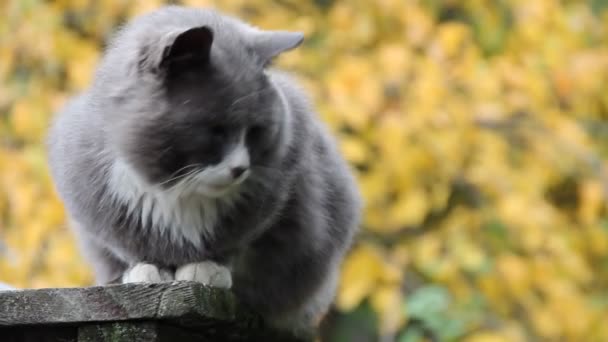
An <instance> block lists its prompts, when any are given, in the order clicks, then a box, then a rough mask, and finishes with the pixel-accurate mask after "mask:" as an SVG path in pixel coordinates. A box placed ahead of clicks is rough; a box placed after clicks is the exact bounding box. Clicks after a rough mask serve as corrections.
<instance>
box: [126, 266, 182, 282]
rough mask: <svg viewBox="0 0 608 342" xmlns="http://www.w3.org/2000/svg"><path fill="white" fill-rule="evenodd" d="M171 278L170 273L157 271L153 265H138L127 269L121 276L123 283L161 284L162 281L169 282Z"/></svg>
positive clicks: (162, 270) (161, 270)
mask: <svg viewBox="0 0 608 342" xmlns="http://www.w3.org/2000/svg"><path fill="white" fill-rule="evenodd" d="M171 280H173V277H172V276H171V272H169V271H167V270H164V269H160V270H159V269H158V267H156V266H155V265H152V264H145V263H139V264H136V265H135V266H133V267H131V268H130V269H128V270H127V271H126V272H125V273H124V274H123V275H122V282H123V284H124V283H161V282H163V281H171Z"/></svg>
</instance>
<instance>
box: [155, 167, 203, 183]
mask: <svg viewBox="0 0 608 342" xmlns="http://www.w3.org/2000/svg"><path fill="white" fill-rule="evenodd" d="M200 166H202V164H200V163H195V164H189V165H186V166H184V167H182V168H180V169H179V170H177V171H175V172H173V173H172V174H171V176H170V178H169V179H167V180H165V181H163V182H161V183H159V184H158V185H165V184H168V183H171V182H174V181H176V180H178V179H180V178H184V177H187V176H189V175H190V174H192V173H196V172H197V171H198V170H197V169H194V170H192V171H188V172H187V173H184V174H181V175H176V174H178V173H180V172H182V171H184V170H187V169H189V168H192V167H195V168H196V167H200ZM174 175H176V176H174Z"/></svg>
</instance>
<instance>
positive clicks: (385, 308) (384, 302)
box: [370, 284, 406, 334]
mask: <svg viewBox="0 0 608 342" xmlns="http://www.w3.org/2000/svg"><path fill="white" fill-rule="evenodd" d="M370 303H371V305H372V308H374V310H375V311H376V312H377V313H378V314H379V316H380V317H379V318H380V331H381V332H382V333H384V334H393V333H395V332H396V331H397V330H399V328H401V327H402V326H403V324H404V323H405V321H406V316H405V314H404V312H403V295H402V293H401V286H400V285H399V284H397V285H384V286H380V287H379V288H378V289H377V290H376V291H374V293H373V294H372V296H371V298H370Z"/></svg>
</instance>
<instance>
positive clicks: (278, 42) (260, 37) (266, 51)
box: [252, 31, 304, 64]
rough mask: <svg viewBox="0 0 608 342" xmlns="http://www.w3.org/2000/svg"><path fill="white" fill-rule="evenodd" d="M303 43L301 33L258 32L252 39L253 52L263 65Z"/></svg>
mask: <svg viewBox="0 0 608 342" xmlns="http://www.w3.org/2000/svg"><path fill="white" fill-rule="evenodd" d="M302 41H304V34H303V33H301V32H289V31H260V32H257V33H256V34H255V36H254V39H253V46H252V48H253V50H254V51H255V53H256V54H257V55H258V56H259V57H260V59H261V60H262V62H263V63H264V64H268V63H269V62H270V61H271V60H272V59H273V58H275V57H276V56H278V55H279V54H281V53H283V52H285V51H289V50H292V49H295V48H296V47H298V46H300V44H302Z"/></svg>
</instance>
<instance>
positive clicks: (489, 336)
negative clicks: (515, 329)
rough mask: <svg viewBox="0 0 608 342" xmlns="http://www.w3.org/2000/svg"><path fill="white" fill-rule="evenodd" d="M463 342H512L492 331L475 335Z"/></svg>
mask: <svg viewBox="0 0 608 342" xmlns="http://www.w3.org/2000/svg"><path fill="white" fill-rule="evenodd" d="M463 342H512V341H511V340H510V339H509V338H507V337H505V336H503V335H501V334H499V333H496V332H490V331H484V332H478V333H475V334H473V335H471V336H469V337H467V338H466V339H464V341H463Z"/></svg>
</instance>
